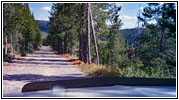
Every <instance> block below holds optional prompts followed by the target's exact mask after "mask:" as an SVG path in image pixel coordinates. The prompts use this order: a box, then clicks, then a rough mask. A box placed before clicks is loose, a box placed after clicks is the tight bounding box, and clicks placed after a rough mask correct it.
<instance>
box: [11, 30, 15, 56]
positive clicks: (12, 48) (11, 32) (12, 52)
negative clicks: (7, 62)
mask: <svg viewBox="0 0 179 100" xmlns="http://www.w3.org/2000/svg"><path fill="white" fill-rule="evenodd" d="M13 46H14V44H13V36H12V32H11V53H13V48H14V47H13Z"/></svg>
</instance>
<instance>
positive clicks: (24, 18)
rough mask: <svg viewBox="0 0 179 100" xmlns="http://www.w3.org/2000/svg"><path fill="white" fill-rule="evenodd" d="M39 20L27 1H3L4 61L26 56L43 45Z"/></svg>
mask: <svg viewBox="0 0 179 100" xmlns="http://www.w3.org/2000/svg"><path fill="white" fill-rule="evenodd" d="M41 43H42V40H41V34H40V30H39V26H38V23H37V21H36V20H35V18H34V15H33V14H32V13H31V11H30V9H29V5H28V4H27V3H24V4H22V3H3V61H8V62H9V61H11V60H12V59H13V58H14V57H15V55H21V56H26V54H27V53H32V52H33V51H35V50H38V48H39V47H40V46H41Z"/></svg>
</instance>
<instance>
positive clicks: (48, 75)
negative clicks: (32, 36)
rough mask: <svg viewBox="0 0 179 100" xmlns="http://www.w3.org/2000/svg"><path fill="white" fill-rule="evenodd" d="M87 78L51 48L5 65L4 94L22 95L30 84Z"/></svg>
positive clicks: (45, 47) (42, 49) (43, 48)
mask: <svg viewBox="0 0 179 100" xmlns="http://www.w3.org/2000/svg"><path fill="white" fill-rule="evenodd" d="M85 77H87V76H86V75H85V74H84V73H83V72H81V71H80V70H79V69H77V68H76V65H72V62H70V61H69V60H67V59H66V58H64V57H63V56H60V55H56V54H54V53H53V52H52V51H51V49H50V47H47V46H42V48H41V49H40V50H39V51H36V52H34V53H33V54H28V55H27V56H26V57H20V58H18V59H15V60H13V63H9V64H3V94H12V93H13V94H14V93H15V94H16V93H20V92H21V89H22V87H23V86H24V85H25V84H26V83H29V82H35V81H54V80H66V79H76V78H85Z"/></svg>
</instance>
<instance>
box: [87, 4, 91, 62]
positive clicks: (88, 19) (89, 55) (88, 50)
mask: <svg viewBox="0 0 179 100" xmlns="http://www.w3.org/2000/svg"><path fill="white" fill-rule="evenodd" d="M89 7H90V4H89V3H88V5H87V12H86V13H87V39H88V41H87V43H88V46H87V52H88V53H87V61H88V64H91V52H90V41H91V40H90V15H89V14H90V13H89Z"/></svg>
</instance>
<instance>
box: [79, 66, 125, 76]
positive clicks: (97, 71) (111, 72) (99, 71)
mask: <svg viewBox="0 0 179 100" xmlns="http://www.w3.org/2000/svg"><path fill="white" fill-rule="evenodd" d="M80 68H81V69H82V71H83V72H85V73H87V74H88V75H89V76H92V77H114V76H121V75H122V74H123V73H122V71H121V70H119V69H116V68H108V67H107V66H105V65H99V66H97V65H96V64H91V65H88V64H83V65H82V66H81V67H80Z"/></svg>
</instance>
